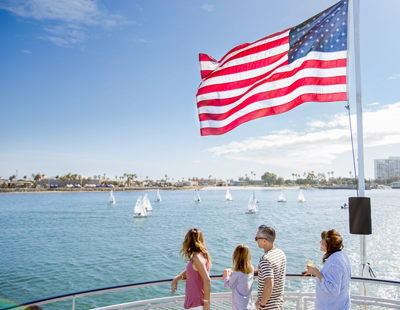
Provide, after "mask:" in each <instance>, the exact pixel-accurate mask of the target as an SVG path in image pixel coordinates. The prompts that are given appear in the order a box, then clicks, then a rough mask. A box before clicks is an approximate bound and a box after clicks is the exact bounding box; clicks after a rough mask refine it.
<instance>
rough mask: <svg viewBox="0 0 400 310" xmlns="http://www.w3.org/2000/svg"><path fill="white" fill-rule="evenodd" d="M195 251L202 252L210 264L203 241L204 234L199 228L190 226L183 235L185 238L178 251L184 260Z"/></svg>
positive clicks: (189, 257) (187, 259) (188, 258)
mask: <svg viewBox="0 0 400 310" xmlns="http://www.w3.org/2000/svg"><path fill="white" fill-rule="evenodd" d="M196 252H200V253H202V254H203V255H204V256H205V257H206V258H207V260H208V262H209V264H210V265H211V256H210V254H208V251H207V247H206V244H205V242H204V235H203V233H202V232H201V230H200V229H197V228H191V229H189V231H188V232H187V234H186V236H185V240H184V241H183V243H182V250H181V251H180V252H179V253H180V254H181V255H182V257H184V258H185V261H186V262H187V261H189V260H190V259H191V258H192V257H193V254H194V253H196Z"/></svg>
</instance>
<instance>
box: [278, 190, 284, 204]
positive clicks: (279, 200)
mask: <svg viewBox="0 0 400 310" xmlns="http://www.w3.org/2000/svg"><path fill="white" fill-rule="evenodd" d="M278 202H286V199H285V195H284V194H283V190H282V191H281V193H280V195H279V199H278Z"/></svg>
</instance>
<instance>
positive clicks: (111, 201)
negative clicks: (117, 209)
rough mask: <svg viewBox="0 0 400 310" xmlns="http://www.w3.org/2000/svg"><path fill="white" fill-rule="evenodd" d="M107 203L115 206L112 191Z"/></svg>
mask: <svg viewBox="0 0 400 310" xmlns="http://www.w3.org/2000/svg"><path fill="white" fill-rule="evenodd" d="M108 201H109V203H110V204H112V205H113V204H115V198H114V194H113V191H112V190H111V192H110V197H109V198H108Z"/></svg>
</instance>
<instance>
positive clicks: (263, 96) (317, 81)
mask: <svg viewBox="0 0 400 310" xmlns="http://www.w3.org/2000/svg"><path fill="white" fill-rule="evenodd" d="M338 84H346V76H338V77H330V78H318V77H311V78H303V79H300V80H297V81H296V82H294V83H293V84H291V85H290V86H288V87H284V88H280V89H275V90H272V91H268V92H263V93H258V94H255V95H254V96H251V97H249V98H247V99H246V100H244V101H243V102H242V103H241V104H239V105H238V106H236V107H234V108H232V109H230V110H229V111H227V112H225V113H221V114H210V113H203V114H199V119H200V121H207V120H214V121H222V120H224V119H226V118H228V117H229V116H231V115H233V114H235V113H236V112H238V111H240V110H242V109H243V108H245V107H247V106H249V105H251V104H253V103H255V102H258V101H262V100H267V99H274V98H278V97H282V96H285V95H287V94H290V93H291V92H293V91H294V90H296V89H297V88H299V87H302V86H307V85H338Z"/></svg>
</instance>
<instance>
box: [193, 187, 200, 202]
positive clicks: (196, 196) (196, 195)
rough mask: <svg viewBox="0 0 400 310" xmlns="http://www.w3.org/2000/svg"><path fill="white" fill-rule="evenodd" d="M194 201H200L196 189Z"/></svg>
mask: <svg viewBox="0 0 400 310" xmlns="http://www.w3.org/2000/svg"><path fill="white" fill-rule="evenodd" d="M194 200H196V201H198V202H200V201H201V199H200V195H199V191H198V190H197V189H196V192H195V193H194Z"/></svg>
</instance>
